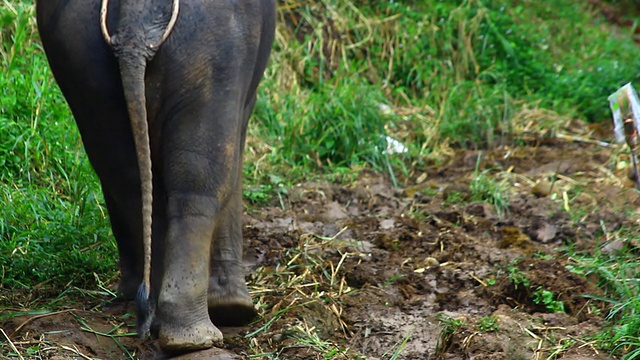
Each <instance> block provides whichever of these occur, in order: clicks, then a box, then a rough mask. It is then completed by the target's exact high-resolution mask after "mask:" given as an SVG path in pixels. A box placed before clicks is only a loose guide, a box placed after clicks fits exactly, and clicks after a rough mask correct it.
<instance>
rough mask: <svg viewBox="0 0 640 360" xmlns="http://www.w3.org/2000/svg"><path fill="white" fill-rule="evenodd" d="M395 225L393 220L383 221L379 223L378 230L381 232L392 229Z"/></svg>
mask: <svg viewBox="0 0 640 360" xmlns="http://www.w3.org/2000/svg"><path fill="white" fill-rule="evenodd" d="M395 224H396V221H395V220H393V219H384V220H382V221H380V229H382V230H389V229H393V227H394V226H395Z"/></svg>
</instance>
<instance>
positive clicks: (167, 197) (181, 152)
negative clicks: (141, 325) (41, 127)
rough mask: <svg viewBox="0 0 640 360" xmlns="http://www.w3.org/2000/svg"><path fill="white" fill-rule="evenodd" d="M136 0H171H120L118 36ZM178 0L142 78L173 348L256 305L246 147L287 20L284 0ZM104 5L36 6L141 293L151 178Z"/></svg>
mask: <svg viewBox="0 0 640 360" xmlns="http://www.w3.org/2000/svg"><path fill="white" fill-rule="evenodd" d="M136 1H140V2H145V4H146V5H145V6H144V11H147V13H145V15H146V17H145V19H149V18H150V17H149V16H148V15H149V12H150V10H152V11H156V10H157V9H163V8H165V9H166V8H170V6H168V4H170V3H171V1H172V0H110V1H109V6H108V10H110V11H109V12H108V13H109V14H108V26H107V28H108V29H107V30H108V31H109V32H112V33H113V34H114V36H115V37H116V39H120V40H121V39H122V38H121V37H120V38H119V37H118V35H119V34H118V31H119V30H121V29H122V28H123V27H121V26H120V25H122V24H124V23H127V21H126V20H124V18H125V17H124V16H123V17H122V19H123V20H122V21H120V18H119V13H118V11H116V10H118V9H124V8H125V7H124V6H122V7H121V5H122V4H127V5H131V4H134V5H136V4H139V3H135V2H136ZM179 1H180V13H179V17H178V20H177V22H176V26H175V27H174V28H173V31H172V32H171V34H170V36H169V37H168V39H167V41H166V42H164V43H163V44H162V45H161V46H160V48H159V49H158V51H157V53H156V54H155V56H153V57H151V56H149V57H148V58H147V60H148V62H147V63H146V69H145V72H144V76H137V77H136V79H138V81H137V83H138V85H140V84H142V83H143V82H144V84H143V88H144V90H143V91H142V92H143V93H144V94H142V95H141V94H140V92H138V93H137V95H139V97H145V98H146V106H145V107H144V108H145V109H146V110H147V113H148V116H146V117H147V120H148V128H149V132H150V137H151V138H150V140H151V144H150V150H151V155H152V156H153V158H152V162H153V177H154V179H155V180H154V189H155V190H154V192H153V194H154V198H155V199H156V200H154V201H153V222H154V224H159V225H158V226H157V227H156V226H154V233H153V251H154V252H155V251H156V250H158V249H160V250H161V251H158V254H154V256H153V264H154V268H153V273H152V277H153V279H152V282H151V287H152V290H153V291H152V296H153V297H154V300H157V302H156V305H157V309H158V316H157V320H158V321H157V323H158V324H159V338H160V344H161V347H162V348H163V349H165V350H171V351H185V350H195V349H199V348H204V347H210V346H212V345H213V344H219V342H220V341H221V340H222V334H221V333H220V331H219V330H218V329H217V328H215V326H214V325H213V323H212V322H211V319H210V316H209V312H213V315H211V317H214V318H215V315H220V314H219V313H223V314H222V315H225V316H227V315H228V317H230V321H239V320H246V319H247V318H248V317H247V316H245V315H252V314H254V311H255V310H254V308H253V303H252V300H251V297H250V295H249V292H248V289H247V287H246V283H245V280H244V274H243V268H242V248H243V246H242V245H243V244H242V204H241V201H242V190H241V180H240V179H241V175H242V151H243V146H244V138H245V131H246V121H247V119H248V117H249V115H250V113H251V110H252V108H253V104H254V102H255V95H256V88H257V86H258V83H259V81H260V79H261V78H262V73H263V71H264V69H265V67H266V64H267V61H268V57H269V53H270V50H271V46H272V42H273V39H274V32H275V24H274V23H275V0H179ZM100 5H101V0H39V1H38V2H37V3H36V6H37V8H36V9H37V16H38V27H39V30H40V33H41V38H42V42H43V46H44V48H45V51H46V53H47V57H48V59H49V62H50V65H51V68H52V70H53V73H54V75H55V77H56V80H57V81H58V84H59V85H60V88H61V89H62V92H63V93H64V95H65V98H66V99H67V101H68V103H69V105H70V107H71V110H72V112H73V114H74V117H75V119H76V122H77V124H78V127H79V129H80V133H81V135H82V139H83V142H84V145H85V148H86V150H87V154H88V155H89V159H90V161H91V164H92V165H93V167H94V168H95V170H96V172H97V174H98V176H99V178H100V181H101V183H102V187H103V192H104V196H105V202H106V205H107V208H108V210H109V215H110V219H111V224H112V229H113V234H114V237H115V238H116V241H117V243H118V250H119V253H120V270H121V284H120V290H121V291H122V292H123V293H124V294H125V296H127V297H132V296H131V295H134V294H135V285H133V286H132V285H131V284H137V283H140V280H141V278H142V274H143V271H142V265H141V264H142V262H143V250H142V248H143V247H142V243H141V239H142V234H143V231H142V227H143V226H142V223H141V221H140V209H141V208H142V205H141V203H142V202H141V196H142V194H141V190H140V183H141V181H140V179H141V177H140V176H139V174H138V169H139V167H138V162H137V159H136V150H137V149H136V146H135V144H134V141H133V136H132V132H131V125H130V123H129V117H130V116H129V113H128V112H127V103H128V102H127V100H129V102H130V99H127V100H125V96H124V93H123V83H125V84H126V83H127V79H126V78H124V77H126V76H127V73H126V72H123V73H122V74H121V72H120V70H121V68H122V67H123V66H122V63H120V66H119V63H118V61H117V59H116V58H117V55H114V52H113V51H112V48H111V47H110V46H108V45H107V43H106V41H105V39H104V38H103V36H102V33H101V31H100ZM131 23H133V24H136V22H135V21H133V22H131ZM156 25H157V24H154V23H151V24H150V26H151V27H152V28H153V27H154V26H156ZM114 31H115V32H114ZM151 31H152V32H153V31H155V30H154V29H152V30H151ZM123 33H127V31H124V32H122V33H120V35H121V34H123ZM124 42H125V43H126V41H124ZM116 43H117V42H116ZM140 43H141V42H137V44H138V45H140ZM142 45H143V47H144V45H147V46H148V45H154V43H151V44H145V43H144V42H142ZM151 48H153V49H154V51H155V47H154V46H151ZM137 75H140V73H138V74H137ZM123 80H124V81H123ZM129 80H130V79H129ZM129 98H130V96H129ZM156 184H157V185H158V186H155V185H156ZM156 195H158V196H156ZM157 230H159V231H157ZM156 246H158V248H156ZM145 252H146V250H145ZM225 309H227V310H228V309H233V310H234V311H233V312H231V311H229V313H228V314H226V313H225ZM236 310H239V311H236ZM216 313H218V314H216Z"/></svg>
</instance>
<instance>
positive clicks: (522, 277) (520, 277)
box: [507, 260, 531, 289]
mask: <svg viewBox="0 0 640 360" xmlns="http://www.w3.org/2000/svg"><path fill="white" fill-rule="evenodd" d="M507 278H508V279H509V280H511V282H512V283H513V286H514V287H515V288H516V289H517V288H518V285H522V286H524V287H525V288H528V287H529V286H530V285H531V283H530V282H529V279H527V275H526V274H525V273H524V272H522V270H520V268H518V262H517V260H514V261H512V262H511V263H510V264H509V266H507Z"/></svg>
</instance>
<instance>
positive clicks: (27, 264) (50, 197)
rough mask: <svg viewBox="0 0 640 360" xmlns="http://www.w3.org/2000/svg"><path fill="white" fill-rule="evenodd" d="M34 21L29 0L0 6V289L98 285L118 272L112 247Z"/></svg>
mask: <svg viewBox="0 0 640 360" xmlns="http://www.w3.org/2000/svg"><path fill="white" fill-rule="evenodd" d="M34 22H35V16H34V13H33V9H32V5H30V4H29V3H26V2H25V3H19V2H9V3H7V2H5V4H4V5H3V6H2V7H0V25H1V26H0V28H1V29H2V32H1V33H0V89H2V90H1V92H0V134H2V135H1V136H0V209H1V210H0V265H1V267H2V269H4V272H3V278H2V285H0V286H1V287H2V288H5V289H12V288H30V287H31V286H33V285H35V284H39V283H42V282H47V283H49V284H50V285H51V286H56V285H59V284H65V285H67V284H68V285H76V286H87V285H91V286H94V285H95V283H94V276H93V273H94V272H98V273H101V274H107V276H108V274H111V276H113V275H115V244H114V242H113V240H112V238H111V235H110V230H109V222H108V219H107V216H106V210H105V209H104V207H103V206H102V204H101V203H102V195H101V193H100V187H99V184H98V181H97V178H96V176H95V175H94V174H93V171H92V170H91V167H90V165H89V163H88V161H87V158H86V156H85V154H84V151H83V149H82V144H81V142H80V138H79V134H78V131H77V129H76V127H75V124H74V122H73V119H72V117H71V114H70V112H69V110H68V108H67V105H66V103H65V101H64V99H63V98H62V95H61V93H60V90H59V89H58V87H57V85H56V84H55V83H54V81H53V78H52V75H51V73H50V71H49V67H48V64H47V62H46V59H45V56H44V53H43V51H42V49H41V47H40V45H39V43H38V38H37V33H36V29H35V24H34ZM70 264H72V266H70Z"/></svg>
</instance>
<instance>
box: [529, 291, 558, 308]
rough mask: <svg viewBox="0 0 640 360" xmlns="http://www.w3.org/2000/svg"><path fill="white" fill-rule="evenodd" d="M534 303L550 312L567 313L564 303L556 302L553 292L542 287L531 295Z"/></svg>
mask: <svg viewBox="0 0 640 360" xmlns="http://www.w3.org/2000/svg"><path fill="white" fill-rule="evenodd" d="M531 298H532V299H533V302H534V303H536V304H543V305H544V306H546V308H547V310H548V311H550V312H565V310H564V303H563V302H562V301H558V300H555V299H554V298H555V294H554V293H553V291H549V290H546V289H544V288H542V287H541V286H538V287H537V288H536V290H535V291H534V292H533V293H532V294H531Z"/></svg>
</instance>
